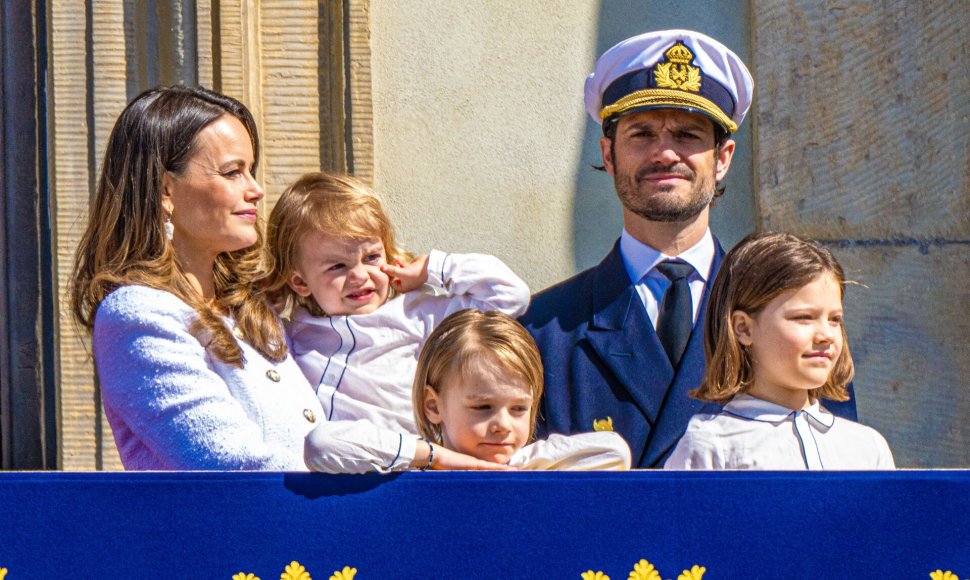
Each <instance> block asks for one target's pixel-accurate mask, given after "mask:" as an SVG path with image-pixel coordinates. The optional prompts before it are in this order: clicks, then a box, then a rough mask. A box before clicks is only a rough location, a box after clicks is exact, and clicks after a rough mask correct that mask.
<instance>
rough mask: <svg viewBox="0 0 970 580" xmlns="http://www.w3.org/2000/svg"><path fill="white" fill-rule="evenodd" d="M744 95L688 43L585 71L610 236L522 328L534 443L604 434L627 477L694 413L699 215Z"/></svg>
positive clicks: (724, 66)
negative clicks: (623, 452) (531, 358)
mask: <svg viewBox="0 0 970 580" xmlns="http://www.w3.org/2000/svg"><path fill="white" fill-rule="evenodd" d="M752 90H753V81H752V79H751V74H750V73H749V72H748V69H747V67H746V66H745V65H744V63H743V62H742V61H741V59H740V58H738V56H737V55H735V54H734V53H733V52H731V51H730V50H728V49H727V48H726V47H725V46H724V45H722V44H721V43H719V42H718V41H716V40H714V39H712V38H710V37H708V36H705V35H703V34H700V33H697V32H692V31H689V30H666V31H659V32H648V33H645V34H642V35H639V36H635V37H633V38H629V39H627V40H624V41H623V42H621V43H619V44H617V45H616V46H614V47H613V48H611V49H610V50H608V51H606V52H605V53H604V54H603V55H602V56H601V57H600V59H599V60H598V61H597V62H596V67H595V70H594V72H593V73H592V74H591V75H590V76H589V77H588V78H587V79H586V110H587V111H588V112H589V114H590V116H591V117H592V118H593V120H594V121H596V122H597V123H601V124H602V125H603V134H604V137H602V138H601V139H600V149H601V151H602V155H603V168H604V169H605V170H606V172H607V173H608V174H609V175H611V176H612V177H613V181H614V185H615V188H616V192H617V195H618V197H619V199H620V202H621V204H622V206H623V232H622V234H621V236H620V239H619V240H618V241H617V243H616V244H615V245H614V247H613V250H612V251H611V252H610V253H609V254H608V255H607V256H606V258H604V260H603V261H602V262H601V263H600V264H599V265H597V266H595V267H593V268H591V269H589V270H586V271H584V272H581V273H579V274H578V275H576V276H575V277H573V278H571V279H569V280H566V281H565V282H561V283H560V284H558V285H556V286H553V287H551V288H548V289H546V290H544V291H543V292H541V293H539V294H537V295H536V296H535V297H533V300H532V305H531V306H530V308H529V311H528V312H527V313H526V314H525V316H523V317H522V323H523V324H524V325H525V326H526V328H527V329H529V331H530V332H531V333H532V335H533V337H534V338H535V340H536V343H537V344H538V345H539V349H540V350H541V352H542V358H543V364H544V366H545V371H546V376H545V380H546V391H545V396H544V399H543V408H542V411H541V415H540V426H539V430H540V435H542V434H545V433H576V432H583V431H591V430H602V429H612V430H615V431H617V432H619V433H620V434H621V435H623V436H624V437H625V438H626V440H627V442H628V443H629V444H630V448H631V449H632V451H633V461H634V463H635V464H636V465H637V466H639V467H660V466H662V465H663V462H664V460H665V459H666V457H667V455H669V453H670V451H671V450H672V449H673V446H674V445H675V444H676V442H677V440H678V439H679V438H680V436H681V435H682V434H683V432H684V429H685V428H686V427H687V421H688V420H689V419H690V417H691V416H692V415H693V414H694V413H696V412H698V411H699V410H700V409H701V407H702V406H703V404H702V403H701V402H700V401H697V400H694V399H691V398H690V397H689V396H688V395H687V393H688V391H690V390H692V389H694V388H696V387H697V386H699V384H700V382H701V380H702V378H703V376H704V346H703V313H704V311H705V307H706V301H707V296H708V288H709V286H710V283H711V282H712V281H713V277H714V275H715V273H716V272H717V268H718V265H719V264H720V261H721V258H722V257H723V255H724V250H723V249H722V248H721V246H720V244H719V243H718V241H717V240H716V239H715V238H714V237H713V236H712V234H711V231H710V229H709V227H708V225H709V218H710V207H711V203H712V201H713V200H714V198H715V197H717V196H718V195H720V193H722V192H723V188H722V187H721V185H720V182H721V181H722V180H723V179H724V177H725V176H726V175H727V173H728V170H729V169H730V167H731V159H732V157H733V155H734V149H735V143H734V141H733V140H732V139H731V138H730V136H731V134H732V133H734V132H735V131H737V129H738V127H739V125H740V124H741V122H742V120H743V119H744V116H745V114H746V113H747V111H748V107H749V106H750V104H751V96H752ZM829 407H830V408H833V410H834V409H835V408H836V407H837V406H836V405H829ZM839 410H840V411H841V414H843V415H846V416H848V417H850V418H854V416H855V407H854V404H850V405H848V408H845V407H844V406H843V407H842V408H840V409H839Z"/></svg>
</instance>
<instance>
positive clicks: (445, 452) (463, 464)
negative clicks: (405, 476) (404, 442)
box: [411, 439, 510, 471]
mask: <svg viewBox="0 0 970 580" xmlns="http://www.w3.org/2000/svg"><path fill="white" fill-rule="evenodd" d="M422 443H424V444H423V445H422ZM432 447H433V448H434V462H432V464H431V465H430V466H429V468H430V469H442V470H464V471H468V470H485V471H508V470H509V469H510V468H509V466H508V465H502V464H501V463H492V462H491V461H484V460H482V459H476V458H474V457H472V456H471V455H465V454H464V453H458V452H457V451H452V450H451V449H446V448H444V447H442V446H441V445H437V444H435V443H428V442H427V441H425V440H424V439H422V440H421V441H420V442H419V443H418V449H417V451H416V452H415V454H414V460H413V461H412V462H411V469H422V468H424V467H425V466H426V465H428V460H429V458H430V456H431V449H432Z"/></svg>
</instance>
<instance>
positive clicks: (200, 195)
mask: <svg viewBox="0 0 970 580" xmlns="http://www.w3.org/2000/svg"><path fill="white" fill-rule="evenodd" d="M254 163H255V159H254V156H253V143H252V140H251V139H250V138H249V133H248V132H246V127H245V126H243V124H242V122H240V121H239V119H236V118H235V117H232V116H230V115H224V116H222V117H220V118H219V119H216V120H215V121H214V122H213V123H211V124H210V125H209V126H207V127H206V128H205V129H203V130H202V131H200V132H199V134H198V135H197V136H196V152H195V154H194V155H193V156H192V158H191V159H189V160H188V163H187V164H186V166H185V170H184V171H183V173H182V174H181V175H176V174H174V173H170V172H167V173H165V174H164V176H163V177H162V205H163V207H164V209H165V212H166V213H167V214H168V215H169V216H170V219H171V220H172V225H173V226H175V236H174V237H173V239H172V243H173V245H174V246H175V251H176V253H177V254H178V255H179V257H180V258H181V259H182V260H183V261H186V262H189V263H193V262H195V263H200V262H203V261H206V262H207V261H211V260H214V259H215V257H216V256H217V255H218V254H220V253H222V252H231V251H235V250H241V249H243V248H248V247H249V246H251V245H253V244H255V243H256V239H257V237H256V215H257V210H256V203H257V202H258V201H259V200H260V199H262V198H263V190H262V188H260V187H259V184H258V183H256V180H255V179H254V178H253V175H252V171H253V164H254Z"/></svg>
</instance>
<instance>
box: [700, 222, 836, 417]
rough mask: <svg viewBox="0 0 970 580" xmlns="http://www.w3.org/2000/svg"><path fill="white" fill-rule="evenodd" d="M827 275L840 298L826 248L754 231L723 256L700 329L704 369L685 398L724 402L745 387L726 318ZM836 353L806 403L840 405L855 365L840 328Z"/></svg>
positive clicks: (744, 354) (745, 367) (742, 356)
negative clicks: (819, 400)
mask: <svg viewBox="0 0 970 580" xmlns="http://www.w3.org/2000/svg"><path fill="white" fill-rule="evenodd" d="M825 274H830V275H831V276H832V277H834V278H835V280H836V281H837V282H838V284H839V290H840V297H842V296H844V294H845V283H846V282H845V273H844V272H843V271H842V266H840V265H839V262H838V261H837V260H836V259H835V256H833V255H832V252H830V251H829V250H827V249H825V248H823V247H821V246H818V245H816V244H813V243H811V242H807V241H805V240H802V239H801V238H798V237H796V236H793V235H791V234H779V233H774V232H762V233H754V234H751V235H749V236H748V237H746V238H745V239H743V240H742V241H741V243H739V244H738V245H737V246H735V247H734V249H733V250H731V251H730V252H728V254H727V256H725V257H724V262H723V263H722V264H721V268H720V269H719V270H718V273H717V277H716V278H715V279H714V284H713V286H712V287H711V296H710V298H709V301H708V306H707V316H706V323H705V328H704V353H705V355H706V357H707V371H706V374H705V376H704V381H703V382H702V383H701V386H700V387H699V388H697V389H695V390H694V391H691V393H690V394H691V396H693V397H696V398H698V399H701V400H704V401H712V402H715V403H726V402H727V401H729V400H730V399H731V397H733V396H734V395H736V394H737V393H743V392H745V391H747V390H748V388H749V387H750V386H751V381H752V379H753V371H752V366H751V355H750V354H749V353H748V351H747V349H745V348H744V347H743V346H742V345H741V344H740V343H739V342H738V339H737V337H736V336H735V334H734V327H733V324H732V320H731V314H732V313H733V312H735V311H736V310H740V311H742V312H745V313H747V314H748V315H749V316H755V315H757V314H758V313H759V312H761V311H762V310H763V309H764V308H765V306H767V305H768V303H769V302H771V301H772V300H774V299H775V297H777V296H778V295H779V294H781V293H783V292H786V291H789V290H797V289H799V288H801V287H803V286H805V285H806V284H810V283H811V282H813V281H815V280H817V279H818V278H819V276H823V275H825ZM841 331H842V354H841V355H840V356H839V358H838V359H837V360H836V361H835V366H834V368H833V369H832V372H831V373H829V377H828V380H826V381H825V384H823V385H822V386H821V387H819V388H817V389H812V390H811V391H809V396H810V397H811V398H812V399H817V398H819V397H824V398H826V399H830V400H833V401H846V400H848V399H849V394H848V390H847V388H846V386H847V385H848V384H849V381H851V380H852V376H853V374H854V372H855V370H854V369H855V367H854V365H853V363H852V355H851V354H849V342H848V337H847V336H846V333H845V325H844V324H843V325H842V329H841Z"/></svg>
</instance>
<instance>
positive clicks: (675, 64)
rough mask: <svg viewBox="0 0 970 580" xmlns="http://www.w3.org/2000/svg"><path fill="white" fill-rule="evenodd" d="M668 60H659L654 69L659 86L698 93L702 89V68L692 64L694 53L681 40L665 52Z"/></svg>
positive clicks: (654, 75)
mask: <svg viewBox="0 0 970 580" xmlns="http://www.w3.org/2000/svg"><path fill="white" fill-rule="evenodd" d="M664 56H666V57H667V62H658V63H657V68H656V69H654V71H653V78H654V80H655V81H656V82H657V86H658V87H661V88H664V89H679V90H682V91H690V92H692V93H696V92H697V91H699V90H701V69H699V68H697V67H696V66H691V64H690V61H692V60H694V53H692V52H691V51H690V49H689V48H687V47H686V46H684V45H683V43H681V42H680V41H678V42H677V44H675V45H673V46H671V47H670V48H668V49H667V52H665V53H664Z"/></svg>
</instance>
